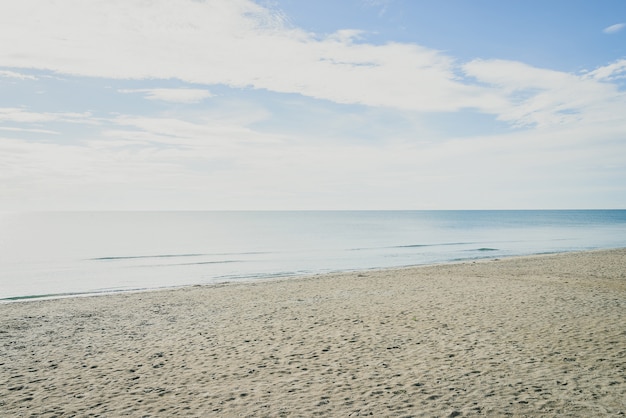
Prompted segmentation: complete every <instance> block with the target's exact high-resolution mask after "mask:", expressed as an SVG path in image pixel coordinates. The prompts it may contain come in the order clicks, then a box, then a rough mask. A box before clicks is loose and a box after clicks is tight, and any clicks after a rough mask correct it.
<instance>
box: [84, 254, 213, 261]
mask: <svg viewBox="0 0 626 418" xmlns="http://www.w3.org/2000/svg"><path fill="white" fill-rule="evenodd" d="M206 255H208V254H157V255H123V256H112V257H95V258H90V260H93V261H103V260H135V259H139V258H175V257H201V256H206Z"/></svg>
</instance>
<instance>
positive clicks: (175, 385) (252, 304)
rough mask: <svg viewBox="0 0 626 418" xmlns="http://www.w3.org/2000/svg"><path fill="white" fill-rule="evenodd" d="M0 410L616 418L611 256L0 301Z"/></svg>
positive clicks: (616, 270) (616, 308) (625, 286)
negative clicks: (15, 301)
mask: <svg viewBox="0 0 626 418" xmlns="http://www.w3.org/2000/svg"><path fill="white" fill-rule="evenodd" d="M0 382H2V384H1V385H0V411H2V412H0V415H2V416H7V417H22V416H23V417H28V416H38V417H39V416H43V417H53V416H90V415H91V416H107V417H117V416H137V417H143V416H154V417H161V416H163V417H167V416H242V417H246V416H262V417H265V416H275V417H278V416H293V417H299V416H366V415H369V416H377V417H380V416H403V417H407V416H426V417H434V416H440V417H455V416H480V415H485V416H529V417H534V416H555V417H556V416H558V417H567V416H572V417H591V416H594V417H598V416H620V415H626V249H619V250H608V251H591V252H582V253H569V254H558V255H542V256H533V257H519V258H511V259H503V260H496V261H493V260H490V261H481V262H476V263H472V262H466V263H460V264H448V265H439V266H428V267H415V268H405V269H394V270H379V271H362V272H354V273H342V274H329V275H320V276H314V277H306V278H294V279H280V280H271V281H264V282H254V283H239V284H224V285H216V286H196V287H189V288H184V289H177V290H167V291H153V292H143V293H132V294H131V293H129V294H116V295H107V296H98V297H80V298H71V299H57V300H40V301H30V302H19V303H5V304H0Z"/></svg>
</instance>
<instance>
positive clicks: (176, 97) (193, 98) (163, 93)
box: [119, 89, 213, 103]
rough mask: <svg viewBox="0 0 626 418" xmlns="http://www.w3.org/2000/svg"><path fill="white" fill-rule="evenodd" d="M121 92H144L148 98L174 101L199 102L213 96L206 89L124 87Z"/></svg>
mask: <svg viewBox="0 0 626 418" xmlns="http://www.w3.org/2000/svg"><path fill="white" fill-rule="evenodd" d="M119 92H120V93H144V95H145V97H146V99H149V100H160V101H164V102H172V103H198V102H201V101H202V100H204V99H206V98H209V97H213V95H212V94H211V92H210V91H208V90H204V89H123V90H119Z"/></svg>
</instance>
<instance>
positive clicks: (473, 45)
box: [0, 0, 626, 211]
mask: <svg viewBox="0 0 626 418" xmlns="http://www.w3.org/2000/svg"><path fill="white" fill-rule="evenodd" d="M625 23H626V2H623V1H621V0H614V1H609V0H607V1H598V2H590V1H579V0H569V1H565V0H553V1H550V2H544V1H532V0H530V1H529V0H526V1H514V0H511V1H506V2H505V1H496V0H475V1H461V0H454V1H453V0H442V1H436V2H435V1H418V0H415V1H409V0H405V1H400V0H387V1H383V0H342V1H339V2H338V1H323V0H319V1H315V2H313V1H305V0H282V1H272V0H259V1H257V2H254V1H249V0H206V1H196V0H176V1H173V0H171V1H166V0H156V1H153V2H144V1H138V0H137V1H133V0H124V1H122V0H106V1H105V0H92V1H89V2H85V1H79V0H59V1H56V2H40V1H37V0H20V1H17V0H15V1H11V0H10V1H6V2H2V4H0V37H1V39H3V47H2V48H1V49H0V211H12V210H146V209H149V210H204V209H208V210H211V209H216V210H221V209H526V208H624V207H626V117H624V115H626V83H625V80H626V24H625Z"/></svg>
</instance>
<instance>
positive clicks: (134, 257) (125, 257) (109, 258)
mask: <svg viewBox="0 0 626 418" xmlns="http://www.w3.org/2000/svg"><path fill="white" fill-rule="evenodd" d="M257 254H271V253H269V252H264V251H248V252H240V253H197V254H196V253H193V254H153V255H122V256H107V257H94V258H90V259H89V260H91V261H116V260H138V259H145V258H183V257H208V256H224V255H257ZM211 262H212V261H211ZM194 264H196V263H194Z"/></svg>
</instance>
